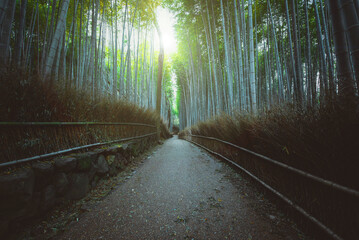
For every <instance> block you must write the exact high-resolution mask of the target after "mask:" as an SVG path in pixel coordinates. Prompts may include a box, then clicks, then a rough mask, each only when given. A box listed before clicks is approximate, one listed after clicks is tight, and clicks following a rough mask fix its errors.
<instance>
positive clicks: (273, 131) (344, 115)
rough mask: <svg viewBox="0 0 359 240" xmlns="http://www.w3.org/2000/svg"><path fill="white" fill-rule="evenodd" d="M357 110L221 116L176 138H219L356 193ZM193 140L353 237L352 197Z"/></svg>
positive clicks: (357, 212)
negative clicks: (351, 189) (199, 136)
mask: <svg viewBox="0 0 359 240" xmlns="http://www.w3.org/2000/svg"><path fill="white" fill-rule="evenodd" d="M357 106H358V105H357V104H356V103H355V104H345V105H344V104H341V103H339V102H332V103H330V104H328V105H326V106H322V107H320V108H318V109H306V110H297V109H295V108H293V107H290V106H284V107H283V106H282V107H281V108H279V107H278V108H275V109H272V110H271V111H268V112H265V113H263V114H260V115H258V116H253V115H249V114H236V115H235V116H233V117H231V116H220V117H217V118H215V119H212V120H209V121H207V122H202V123H198V124H197V125H196V126H193V127H191V128H190V129H185V130H184V131H182V132H181V133H180V137H182V138H184V137H186V135H188V134H189V133H192V134H193V135H203V136H211V137H215V138H219V139H222V140H225V141H229V142H231V143H234V144H236V145H239V146H242V147H244V148H247V149H250V150H253V151H255V152H258V153H260V154H262V155H265V156H268V157H271V158H272V159H275V160H277V161H280V162H283V163H285V164H288V165H290V166H293V167H295V168H299V169H302V170H304V171H306V172H309V173H312V174H314V175H317V176H320V177H322V178H324V179H328V180H331V181H334V182H336V183H339V184H341V185H344V186H347V187H350V188H353V189H357V190H359V174H358V173H359V158H358V153H357V150H358V149H359V112H358V108H357ZM192 140H194V141H196V142H198V143H200V144H202V145H205V146H206V147H208V148H210V149H212V150H214V151H216V152H219V153H221V154H223V155H225V156H227V157H228V158H230V159H232V160H234V161H236V162H238V163H239V164H240V165H242V166H244V167H245V168H246V169H247V170H249V171H250V172H252V173H254V174H255V175H256V176H258V177H259V178H260V179H262V180H264V181H265V182H267V183H269V185H271V186H273V187H274V188H275V189H277V190H279V191H280V192H282V193H283V194H284V195H286V196H288V197H289V198H290V199H292V200H293V201H294V202H295V203H297V204H299V205H300V206H302V207H304V208H305V209H306V210H308V211H309V212H310V213H311V214H313V216H315V217H317V218H318V219H320V220H321V221H323V222H324V223H325V224H327V225H328V226H329V227H330V228H332V229H334V230H335V232H337V233H338V234H340V235H341V236H343V237H344V238H345V239H352V238H353V236H356V237H357V236H358V234H359V229H358V228H357V226H358V224H359V218H358V216H359V207H358V204H357V199H356V198H355V197H351V196H349V195H346V194H343V193H341V192H338V191H333V190H332V189H331V188H329V187H325V186H323V185H321V184H316V183H313V182H312V181H309V180H307V179H305V178H303V177H300V176H298V175H295V174H293V173H291V172H288V171H286V170H283V169H281V168H278V167H275V166H273V165H271V164H267V163H266V162H264V161H261V160H258V159H255V158H253V157H252V156H250V155H248V154H245V153H241V152H238V150H235V149H233V148H231V147H228V146H226V145H223V144H220V143H218V142H214V141H211V140H203V139H199V138H192ZM353 239H354V238H353Z"/></svg>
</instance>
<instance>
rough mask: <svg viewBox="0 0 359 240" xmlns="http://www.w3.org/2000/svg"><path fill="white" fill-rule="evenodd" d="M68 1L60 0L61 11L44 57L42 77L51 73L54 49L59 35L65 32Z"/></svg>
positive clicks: (56, 46) (58, 40) (59, 37)
mask: <svg viewBox="0 0 359 240" xmlns="http://www.w3.org/2000/svg"><path fill="white" fill-rule="evenodd" d="M69 3H70V0H63V2H62V7H61V12H60V16H59V20H58V22H57V26H56V30H55V34H54V37H53V39H52V41H51V45H50V50H49V53H48V55H47V57H46V62H45V69H44V76H43V77H44V78H46V77H48V76H49V74H50V73H51V68H52V65H53V63H54V58H55V54H56V50H57V49H58V47H59V42H60V39H61V37H63V34H64V32H65V28H66V16H67V10H68V8H69Z"/></svg>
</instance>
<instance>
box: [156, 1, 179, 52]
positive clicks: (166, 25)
mask: <svg viewBox="0 0 359 240" xmlns="http://www.w3.org/2000/svg"><path fill="white" fill-rule="evenodd" d="M157 17H158V24H159V26H160V29H161V31H162V38H163V47H164V50H165V54H171V53H174V52H176V51H177V42H176V37H175V30H174V24H175V18H174V16H173V14H172V13H171V12H169V11H168V10H167V9H164V8H162V7H159V8H158V9H157Z"/></svg>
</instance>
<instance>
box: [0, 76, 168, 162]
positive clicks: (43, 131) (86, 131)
mask: <svg viewBox="0 0 359 240" xmlns="http://www.w3.org/2000/svg"><path fill="white" fill-rule="evenodd" d="M0 79H1V81H0V121H2V122H82V121H83V122H88V121H90V122H129V123H145V124H150V125H155V123H156V119H157V117H156V114H155V113H154V111H151V110H147V109H144V108H140V107H138V106H136V105H134V104H132V103H129V102H125V101H120V100H114V99H112V98H110V97H102V98H101V100H94V99H92V97H91V96H90V95H89V94H88V93H86V92H78V91H75V90H71V89H70V90H64V89H63V88H62V87H59V86H48V85H46V84H43V83H42V82H41V81H40V80H39V77H37V76H27V75H25V74H21V73H17V72H10V73H6V74H2V75H1V76H0ZM0 129H1V136H0V138H1V143H2V144H1V147H0V152H1V154H0V162H6V161H10V160H15V159H20V158H25V157H29V156H34V155H38V154H43V153H48V152H52V151H58V150H61V149H66V148H71V147H75V146H81V145H85V144H90V143H95V142H102V141H107V140H114V139H118V138H122V137H130V136H136V135H142V134H147V133H151V132H155V131H156V129H155V128H149V127H133V126H93V127H84V126H66V127H60V128H59V127H8V126H5V127H0ZM161 135H162V137H164V138H168V137H169V136H170V134H169V130H168V129H167V126H166V125H164V124H163V123H162V125H161Z"/></svg>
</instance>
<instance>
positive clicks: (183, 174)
mask: <svg viewBox="0 0 359 240" xmlns="http://www.w3.org/2000/svg"><path fill="white" fill-rule="evenodd" d="M126 174H127V176H125V175H123V176H121V177H117V178H114V179H112V180H111V183H107V184H105V185H107V188H109V187H110V189H113V190H112V191H110V192H109V194H108V195H107V196H106V197H102V198H101V197H99V198H95V197H94V195H93V196H92V197H91V200H87V201H86V203H83V204H82V205H81V207H80V208H79V209H78V210H80V211H76V212H75V213H73V214H76V215H75V217H72V218H71V221H69V220H67V221H66V223H65V224H63V225H62V227H61V229H60V228H58V227H56V228H54V227H52V228H50V229H49V228H47V229H46V228H39V227H38V229H39V232H38V234H36V235H33V237H31V238H32V239H46V238H55V239H308V237H307V236H306V235H305V234H303V233H302V232H301V231H300V230H299V229H298V228H297V227H296V225H295V224H294V223H293V222H292V221H291V220H290V219H289V218H288V217H287V216H286V215H285V214H284V213H283V212H282V211H281V210H279V209H278V208H277V207H276V206H275V205H274V204H273V203H271V201H270V200H269V199H268V197H267V196H266V194H265V193H263V192H261V190H260V189H259V188H258V187H257V186H255V185H254V183H253V182H251V181H249V180H248V179H246V178H245V177H242V176H241V174H240V173H238V172H236V171H235V170H234V169H232V168H231V167H229V166H228V165H227V164H225V163H223V162H221V161H219V160H217V159H216V158H214V157H212V156H211V155H209V154H208V153H207V152H205V151H203V150H201V149H199V148H198V147H196V146H194V145H192V144H190V143H188V142H186V141H184V140H179V139H178V138H177V136H175V137H174V138H172V139H170V140H167V141H166V142H165V143H164V144H163V145H160V146H158V147H156V148H155V149H154V150H153V152H152V153H151V154H148V155H147V156H146V158H145V159H142V160H141V161H138V162H137V165H136V166H132V167H131V168H130V170H129V171H127V173H126ZM100 195H101V194H100ZM69 215H70V216H71V214H70V213H67V216H69ZM52 218H56V217H52ZM67 219H69V218H68V217H67ZM53 221H55V222H56V220H53ZM57 222H59V220H57ZM62 222H63V221H62ZM45 223H46V222H45ZM43 224H44V222H43ZM48 231H50V232H52V234H50V235H49V232H48ZM42 232H44V234H42ZM46 236H47V237H46Z"/></svg>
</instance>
